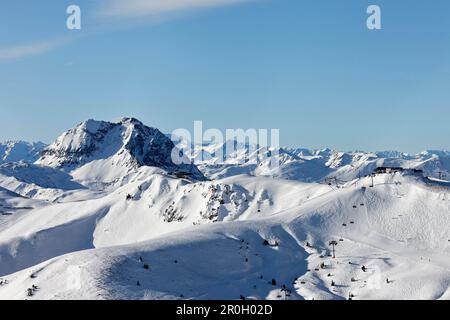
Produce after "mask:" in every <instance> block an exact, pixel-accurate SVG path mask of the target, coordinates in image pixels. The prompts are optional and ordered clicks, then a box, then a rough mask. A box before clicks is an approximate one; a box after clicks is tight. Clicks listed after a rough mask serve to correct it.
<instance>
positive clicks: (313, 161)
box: [192, 144, 450, 182]
mask: <svg viewBox="0 0 450 320" xmlns="http://www.w3.org/2000/svg"><path fill="white" fill-rule="evenodd" d="M226 147H227V144H206V145H202V146H194V147H193V149H194V152H193V156H192V158H193V160H195V161H196V162H195V163H197V164H198V166H199V168H200V169H201V170H202V171H203V173H204V174H205V175H206V176H207V177H209V178H212V179H215V178H223V177H229V176H233V175H236V174H250V175H255V176H272V177H275V178H282V179H289V180H298V181H303V182H320V181H323V180H325V179H327V178H337V179H339V180H343V181H351V180H353V179H355V178H358V177H363V176H366V175H369V174H371V173H372V172H373V171H374V170H375V169H376V168H377V167H381V166H394V167H403V168H410V169H420V170H423V171H424V174H425V175H426V176H430V177H435V178H450V152H448V151H425V152H422V153H420V154H417V155H409V154H407V153H402V152H398V151H384V152H363V151H354V152H341V151H334V150H330V149H322V150H315V149H305V148H296V149H295V148H278V149H274V148H270V149H267V148H260V147H257V146H252V147H250V146H248V145H242V144H240V145H236V148H235V149H234V150H232V152H229V153H228V154H227V150H226ZM268 152H270V154H271V155H272V156H273V157H275V159H276V161H277V163H279V168H277V169H276V170H274V169H273V167H271V164H272V163H271V161H273V159H272V158H267V157H264V155H266V154H267V153H268ZM216 154H221V155H222V154H226V155H227V157H226V159H223V158H221V159H219V158H218V157H217V156H216ZM257 158H258V159H262V161H259V162H257V163H252V162H251V159H257ZM249 159H250V160H249Z"/></svg>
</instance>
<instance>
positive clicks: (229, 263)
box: [0, 174, 450, 300]
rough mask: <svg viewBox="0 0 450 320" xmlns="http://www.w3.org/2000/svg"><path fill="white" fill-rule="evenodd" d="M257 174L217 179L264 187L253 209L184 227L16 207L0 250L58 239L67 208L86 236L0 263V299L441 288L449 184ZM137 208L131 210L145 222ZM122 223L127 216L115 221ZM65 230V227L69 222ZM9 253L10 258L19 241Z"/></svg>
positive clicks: (316, 295) (387, 294) (441, 291)
mask: <svg viewBox="0 0 450 320" xmlns="http://www.w3.org/2000/svg"><path fill="white" fill-rule="evenodd" d="M255 179H256V180H255ZM263 180H264V179H263ZM263 180H261V178H254V177H245V176H238V177H234V178H233V179H231V178H229V179H226V180H224V181H220V183H222V184H224V185H231V184H234V185H239V186H240V187H241V188H243V189H245V190H247V192H249V193H250V194H252V193H253V194H258V192H262V193H265V194H266V195H267V198H269V199H271V200H269V201H267V202H266V204H265V206H263V207H260V208H261V209H257V208H258V207H254V206H255V205H256V204H255V203H261V199H259V198H258V197H256V199H259V200H258V201H257V202H252V203H251V205H250V206H249V207H251V209H250V208H249V209H247V210H246V211H245V212H244V214H243V215H241V216H239V217H236V218H235V219H228V220H227V219H222V220H223V221H222V222H218V223H210V222H204V223H200V224H199V225H188V224H186V225H185V226H184V225H183V223H181V224H178V222H176V223H175V224H174V225H177V227H176V228H174V229H172V228H167V229H165V230H163V231H162V230H161V228H162V227H161V226H162V225H163V224H161V225H159V227H155V229H151V224H152V223H155V221H154V220H153V221H151V222H150V223H149V224H148V226H147V227H148V229H147V228H143V229H136V226H132V225H131V224H133V222H132V221H133V219H130V218H124V219H121V220H119V221H118V220H117V219H118V215H119V214H120V213H119V212H117V216H111V217H114V218H112V219H106V218H105V217H107V216H108V215H109V212H108V213H106V212H105V211H102V208H105V205H104V206H100V205H99V207H98V208H95V209H91V211H92V212H91V213H89V214H82V213H81V212H82V211H83V210H78V209H77V210H75V211H76V212H77V214H78V215H79V216H74V215H72V214H70V215H69V214H67V216H64V215H62V213H61V212H65V211H66V210H67V209H65V210H61V211H59V213H58V214H56V213H53V214H51V217H49V218H48V220H47V221H46V222H45V223H44V222H43V221H42V218H38V215H39V212H34V214H33V215H34V217H35V219H36V220H39V221H40V226H35V229H34V230H33V229H32V228H31V225H33V224H35V223H36V221H33V222H31V221H32V220H28V219H31V218H24V219H23V220H21V221H19V223H18V224H17V227H16V228H17V229H13V231H9V230H6V231H7V232H6V233H5V232H2V240H1V241H2V243H3V245H2V249H1V250H2V251H0V252H2V261H5V252H7V251H8V250H9V251H11V247H9V249H7V247H8V245H11V244H12V242H13V240H12V239H13V235H14V234H15V235H17V234H21V233H24V236H23V237H24V238H26V237H33V234H34V235H36V234H39V233H40V232H42V230H52V232H49V233H47V234H46V236H45V237H44V238H46V240H45V241H44V242H42V243H43V244H45V246H46V247H47V248H48V247H50V246H51V245H50V243H52V242H53V243H54V242H55V241H54V240H56V239H59V240H60V239H61V236H60V234H58V231H57V229H58V227H57V226H56V225H59V226H62V227H63V228H67V227H70V226H72V224H71V223H70V222H68V220H69V219H72V220H71V221H74V220H75V221H80V219H84V220H81V221H84V222H83V223H81V224H82V225H83V227H80V225H79V226H77V228H72V229H76V230H84V231H83V232H84V234H83V235H82V236H81V235H79V236H78V237H76V238H77V239H85V240H86V239H89V241H88V242H86V243H77V244H76V245H78V248H76V250H75V248H71V247H70V246H67V247H66V249H67V250H65V251H67V252H64V253H63V252H59V251H58V250H57V249H58V248H54V249H55V251H54V252H53V255H54V257H48V258H49V260H47V261H44V262H42V263H40V264H36V265H33V266H29V268H27V269H24V270H22V268H24V267H25V265H26V264H24V265H22V266H20V268H16V269H21V270H15V271H17V272H15V273H12V272H10V271H13V269H14V268H12V266H11V267H9V268H7V270H6V272H5V269H3V270H2V273H1V274H2V276H1V277H2V278H3V279H6V280H7V284H6V285H3V286H2V287H0V298H5V299H26V298H29V299H80V298H82V299H180V298H181V299H183V298H185V299H239V298H240V297H241V296H242V297H245V298H248V299H316V300H317V299H348V298H349V297H352V298H353V299H448V298H450V296H449V294H450V290H449V287H450V259H449V253H450V242H449V240H450V234H449V230H450V218H449V212H450V201H449V199H448V189H447V188H445V187H442V186H435V185H430V184H427V183H425V182H424V180H423V179H419V178H417V177H409V176H402V175H399V174H397V175H379V176H377V177H376V178H375V183H374V187H373V188H371V187H370V183H371V182H370V179H368V178H366V179H362V180H360V181H357V183H356V184H349V185H347V186H342V187H341V188H335V189H334V190H333V189H331V188H330V187H329V186H327V185H315V186H308V184H302V183H297V182H289V183H290V184H291V185H289V186H285V189H284V190H281V188H282V187H280V185H277V184H280V182H279V181H277V180H274V179H268V178H267V179H265V180H264V181H263ZM239 181H241V182H240V183H239ZM216 183H217V182H216ZM281 184H282V183H281ZM296 184H298V185H297V186H296ZM187 186H189V187H188V188H189V189H185V190H191V192H190V193H193V192H194V194H196V195H195V196H194V195H193V196H192V197H196V196H198V194H197V193H196V192H195V191H194V189H190V188H192V186H190V184H187ZM150 188H151V186H148V188H143V189H145V190H149V189H150ZM174 188H175V189H176V187H174ZM295 188H297V189H295ZM141 189H142V188H141ZM119 190H120V189H119ZM119 190H118V191H117V192H120V191H119ZM181 192H183V191H181ZM151 194H152V192H150V193H148V194H146V193H145V191H144V192H143V194H141V195H140V198H139V200H135V201H136V202H138V203H139V202H146V201H145V200H146V199H148V197H149V196H150V195H151ZM106 198H108V197H106ZM266 200H267V199H266ZM96 201H97V200H96ZM102 201H103V200H102ZM105 201H106V200H105ZM106 202H107V201H106ZM81 203H83V202H81ZM187 203H191V201H187ZM262 203H264V201H262ZM68 204H70V202H69V203H61V204H58V205H57V206H58V207H59V206H62V207H61V208H63V207H64V206H65V205H68ZM72 205H73V203H72ZM133 205H135V204H133ZM92 207H93V206H92V205H86V208H92ZM106 207H107V206H106ZM195 207H198V206H197V205H196V206H195ZM103 210H104V209H103ZM258 210H260V212H258ZM94 212H95V213H94ZM122 212H123V214H124V215H127V213H126V211H122ZM131 212H132V213H131ZM137 212H139V210H138V209H137V208H133V209H132V210H130V214H138V213H137ZM187 212H190V213H191V210H187ZM149 215H152V214H149ZM30 216H32V215H30ZM194 216H195V214H194ZM89 217H91V218H89ZM94 217H95V219H94ZM142 218H143V216H140V217H139V219H138V220H139V221H140V222H141V223H144V221H143V220H142ZM22 221H23V222H22ZM188 221H189V222H191V221H192V220H188ZM116 222H117V223H118V225H123V228H124V230H130V229H131V230H133V233H134V234H135V235H134V236H131V235H128V237H127V236H124V235H122V234H120V233H116V232H117V230H119V229H115V231H114V232H115V234H118V236H117V238H120V239H122V240H121V241H120V242H117V241H115V240H114V239H113V238H112V237H111V238H110V237H108V236H104V235H102V232H101V231H104V230H105V229H106V228H111V229H113V228H117V226H114V224H115V223H116ZM127 222H128V223H129V224H130V225H126V226H125V225H124V224H126V223H127ZM169 225H170V224H169ZM55 229H56V231H55ZM113 230H114V229H113ZM143 230H149V232H148V234H147V235H146V236H147V237H148V240H143V238H144V237H143V236H142V234H141V235H138V233H141V232H144V231H143ZM158 231H159V232H158ZM63 233H65V234H66V235H67V230H65V229H64V230H63ZM88 235H90V236H91V237H88ZM75 236H76V235H75ZM53 237H54V239H52V238H53ZM66 238H68V237H66ZM70 238H72V237H70ZM123 239H126V240H123ZM52 240H53V241H52ZM265 240H266V241H267V243H266V244H265V243H264V241H265ZM330 240H335V241H337V242H338V245H337V246H336V252H337V254H336V259H333V258H332V257H329V254H330V252H331V251H330V250H331V248H330V246H329V245H328V243H329V241H330ZM14 241H17V240H14ZM38 242H39V241H38ZM35 243H37V242H35ZM307 244H309V246H308V245H307ZM30 247H32V246H30ZM75 247H76V246H75ZM19 248H20V246H19ZM28 249H29V248H28ZM28 249H27V250H28ZM59 249H60V248H59ZM71 249H73V250H71ZM38 251H39V252H42V251H43V247H40V249H39V250H38ZM16 253H17V254H18V256H16V258H17V257H19V256H20V249H19V250H18V251H16ZM48 253H49V255H51V254H50V252H48ZM59 253H60V254H61V255H58V254H59ZM25 256H29V254H26V255H25V254H24V257H25ZM24 259H25V258H24ZM16 260H17V259H16ZM35 262H37V261H35ZM33 263H34V262H33ZM2 265H3V264H2ZM362 266H365V267H366V271H365V272H364V271H363V270H362V269H361V268H362ZM146 267H148V269H146ZM272 279H273V280H275V281H274V282H273V283H272ZM332 281H333V282H334V284H335V285H334V286H332V285H331V284H332ZM33 285H35V286H37V287H38V289H37V290H35V292H34V293H33V296H31V297H28V296H27V295H26V293H27V289H28V288H31V287H32V286H33ZM283 286H284V287H283ZM284 288H286V289H284Z"/></svg>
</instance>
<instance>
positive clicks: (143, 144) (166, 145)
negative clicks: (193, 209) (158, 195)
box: [37, 118, 204, 180]
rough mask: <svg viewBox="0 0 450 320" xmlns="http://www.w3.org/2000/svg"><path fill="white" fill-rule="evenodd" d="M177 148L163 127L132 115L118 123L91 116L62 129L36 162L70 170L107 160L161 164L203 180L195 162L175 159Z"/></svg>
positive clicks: (116, 163) (124, 164)
mask: <svg viewBox="0 0 450 320" xmlns="http://www.w3.org/2000/svg"><path fill="white" fill-rule="evenodd" d="M174 148H175V145H174V143H173V142H172V141H171V140H170V139H169V138H168V137H167V136H166V135H164V134H163V133H162V132H161V131H159V130H158V129H155V128H150V127H147V126H145V125H144V124H142V123H141V122H140V121H138V120H136V119H133V118H124V119H122V120H120V121H119V122H117V123H111V122H105V121H95V120H88V121H85V122H83V123H81V124H79V125H77V126H76V127H75V128H73V129H70V130H68V131H66V132H65V133H63V134H62V135H61V136H60V137H59V138H58V139H56V141H55V142H54V143H52V144H51V145H50V146H48V147H47V148H46V149H45V150H44V151H43V152H42V156H41V157H40V158H39V160H38V161H37V163H38V164H40V165H45V166H50V167H58V168H61V169H63V170H65V171H70V170H74V169H77V168H79V167H82V166H83V165H85V164H88V163H90V162H93V161H108V163H109V164H111V165H114V166H116V167H117V166H119V167H126V168H128V169H133V168H134V169H135V168H139V167H142V166H151V167H158V168H161V169H163V170H166V171H167V172H169V173H179V172H182V173H183V174H184V175H185V176H189V177H192V178H193V179H197V180H203V179H204V176H203V174H202V173H201V172H200V171H199V170H198V169H197V167H195V166H194V165H192V164H181V165H176V164H174V163H173V162H172V157H171V155H172V150H173V149H174Z"/></svg>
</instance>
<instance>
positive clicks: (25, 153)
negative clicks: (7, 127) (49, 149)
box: [0, 141, 46, 164]
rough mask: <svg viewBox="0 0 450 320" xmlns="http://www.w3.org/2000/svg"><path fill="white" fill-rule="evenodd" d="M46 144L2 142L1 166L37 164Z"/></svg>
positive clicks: (0, 144)
mask: <svg viewBox="0 0 450 320" xmlns="http://www.w3.org/2000/svg"><path fill="white" fill-rule="evenodd" d="M45 147H46V144H44V143H42V142H33V143H29V142H25V141H6V142H4V143H2V142H0V164H2V163H6V162H16V161H25V162H30V163H32V162H35V161H36V160H37V159H38V158H39V156H40V153H41V152H42V150H44V148H45Z"/></svg>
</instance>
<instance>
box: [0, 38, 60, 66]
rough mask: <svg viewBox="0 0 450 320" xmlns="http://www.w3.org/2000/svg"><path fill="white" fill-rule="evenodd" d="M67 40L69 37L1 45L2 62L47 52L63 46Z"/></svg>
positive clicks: (0, 55)
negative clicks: (8, 45)
mask: <svg viewBox="0 0 450 320" xmlns="http://www.w3.org/2000/svg"><path fill="white" fill-rule="evenodd" d="M67 42H68V40H67V39H60V38H59V39H52V40H46V41H40V42H34V43H28V44H20V45H15V46H10V47H0V62H2V61H10V60H16V59H20V58H25V57H29V56H35V55H39V54H43V53H47V52H50V51H53V50H55V49H57V48H59V47H61V46H62V45H64V44H66V43H67Z"/></svg>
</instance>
